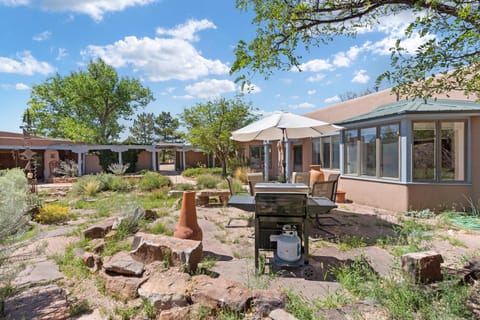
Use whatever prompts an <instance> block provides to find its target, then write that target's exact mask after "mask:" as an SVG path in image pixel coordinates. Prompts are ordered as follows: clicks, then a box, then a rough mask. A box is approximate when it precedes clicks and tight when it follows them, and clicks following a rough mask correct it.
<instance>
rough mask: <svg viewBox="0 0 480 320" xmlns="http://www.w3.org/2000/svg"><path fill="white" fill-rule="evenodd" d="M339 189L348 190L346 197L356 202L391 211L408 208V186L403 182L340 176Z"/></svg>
mask: <svg viewBox="0 0 480 320" xmlns="http://www.w3.org/2000/svg"><path fill="white" fill-rule="evenodd" d="M338 189H340V190H343V191H346V192H347V194H346V199H351V200H353V202H355V203H359V204H365V205H369V206H372V207H377V208H383V209H387V210H391V211H396V212H397V211H405V210H408V209H409V208H408V205H407V204H408V194H409V192H408V188H407V186H406V185H403V184H392V183H384V182H377V181H366V180H359V179H352V178H348V177H345V176H342V177H341V178H340V181H339V184H338Z"/></svg>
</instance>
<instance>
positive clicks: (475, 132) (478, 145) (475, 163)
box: [471, 116, 480, 203]
mask: <svg viewBox="0 0 480 320" xmlns="http://www.w3.org/2000/svg"><path fill="white" fill-rule="evenodd" d="M471 126H472V144H471V153H472V185H473V187H472V199H474V200H475V203H478V202H479V201H480V141H479V138H480V116H479V117H472V121H471Z"/></svg>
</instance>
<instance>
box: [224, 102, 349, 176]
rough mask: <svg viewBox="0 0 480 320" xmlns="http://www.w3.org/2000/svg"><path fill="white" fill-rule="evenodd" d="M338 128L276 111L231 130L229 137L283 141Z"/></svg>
mask: <svg viewBox="0 0 480 320" xmlns="http://www.w3.org/2000/svg"><path fill="white" fill-rule="evenodd" d="M340 129H342V127H339V126H336V125H334V124H331V123H328V122H324V121H320V120H315V119H312V118H308V117H304V116H300V115H296V114H293V113H290V112H284V111H277V112H274V113H272V114H271V115H269V116H267V117H265V118H263V119H260V120H258V121H255V122H252V123H251V124H249V125H248V126H246V127H243V128H241V129H238V130H236V131H233V132H232V136H231V138H232V139H233V140H236V141H241V142H247V141H253V140H282V141H283V142H284V141H285V140H286V139H302V138H310V137H311V138H314V137H318V136H321V135H323V134H327V133H330V132H334V131H338V130H340ZM287 161H289V159H288V157H287ZM283 164H284V168H283V171H284V174H286V172H285V167H286V161H283ZM288 167H289V166H288Z"/></svg>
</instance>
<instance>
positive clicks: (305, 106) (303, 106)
mask: <svg viewBox="0 0 480 320" xmlns="http://www.w3.org/2000/svg"><path fill="white" fill-rule="evenodd" d="M288 107H289V108H290V109H311V108H314V107H315V105H314V104H312V103H309V102H303V103H299V104H289V105H288Z"/></svg>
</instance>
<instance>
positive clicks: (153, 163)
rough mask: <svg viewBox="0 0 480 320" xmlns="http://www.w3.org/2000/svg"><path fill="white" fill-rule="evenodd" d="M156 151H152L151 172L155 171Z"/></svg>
mask: <svg viewBox="0 0 480 320" xmlns="http://www.w3.org/2000/svg"><path fill="white" fill-rule="evenodd" d="M156 160H157V151H155V149H153V150H152V170H153V171H157V161H156Z"/></svg>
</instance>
